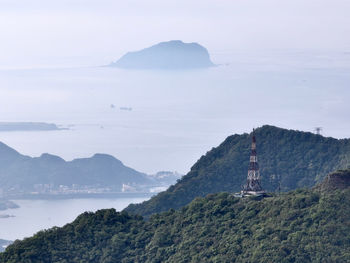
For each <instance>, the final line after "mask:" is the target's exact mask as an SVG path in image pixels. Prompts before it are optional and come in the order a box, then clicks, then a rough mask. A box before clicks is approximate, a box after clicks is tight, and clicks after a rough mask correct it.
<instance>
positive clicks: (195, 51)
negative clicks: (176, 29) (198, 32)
mask: <svg viewBox="0 0 350 263" xmlns="http://www.w3.org/2000/svg"><path fill="white" fill-rule="evenodd" d="M110 66H112V67H119V68H126V69H192V68H207V67H212V66H214V64H213V63H212V62H211V61H210V57H209V53H208V51H207V49H206V48H204V47H203V46H201V45H199V44H197V43H184V42H182V41H180V40H172V41H168V42H161V43H158V44H156V45H154V46H151V47H149V48H145V49H142V50H140V51H135V52H128V53H127V54H125V55H124V56H122V57H121V58H120V59H119V60H118V61H116V62H114V63H112V64H111V65H110Z"/></svg>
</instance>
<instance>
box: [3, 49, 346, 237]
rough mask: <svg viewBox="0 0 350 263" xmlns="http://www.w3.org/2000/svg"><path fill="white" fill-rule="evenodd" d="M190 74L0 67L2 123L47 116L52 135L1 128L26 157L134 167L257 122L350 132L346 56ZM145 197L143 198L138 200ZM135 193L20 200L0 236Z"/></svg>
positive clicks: (288, 53)
mask: <svg viewBox="0 0 350 263" xmlns="http://www.w3.org/2000/svg"><path fill="white" fill-rule="evenodd" d="M211 57H212V60H213V61H214V63H216V64H217V66H215V67H212V68H208V69H200V70H188V71H181V70H176V71H166V70H156V71H155V70H123V69H118V68H111V67H104V66H101V65H88V66H74V67H73V66H72V67H53V66H51V67H33V68H26V69H18V68H15V69H7V68H3V69H0V121H2V122H47V123H55V124H57V125H58V126H59V127H61V128H64V129H62V130H56V131H13V132H0V141H2V142H4V143H5V144H7V145H8V146H10V147H12V148H14V149H15V150H17V151H18V152H20V153H22V154H25V155H29V156H33V157H35V156H40V155H41V154H42V153H50V154H55V155H58V156H60V157H62V158H64V159H65V160H67V161H69V160H72V159H74V158H83V157H90V156H92V155H93V154H95V153H107V154H111V155H113V156H115V157H116V158H118V159H119V160H121V161H122V162H123V163H124V164H125V165H127V166H129V167H132V168H134V169H136V170H138V171H140V172H145V173H149V174H151V173H156V172H157V171H177V172H179V173H182V174H185V173H187V172H188V171H189V170H190V168H191V166H192V165H193V164H194V163H195V162H196V161H197V160H198V159H199V158H200V157H201V156H202V155H204V154H205V153H206V152H207V151H209V150H210V149H211V148H213V147H216V146H218V145H219V144H220V143H221V142H222V141H223V140H224V139H225V138H226V137H227V136H230V135H232V134H236V133H238V134H241V133H249V132H251V131H252V129H253V128H257V127H260V126H262V125H265V124H269V125H275V126H279V127H283V128H288V129H295V130H302V131H309V132H315V128H316V127H322V130H321V133H322V135H324V136H327V137H335V138H349V137H350V121H349V112H350V103H349V100H350V88H349V83H350V52H348V51H334V50H330V51H325V50H323V51H315V50H312V51H310V50H264V51H262V52H256V53H252V52H243V51H240V52H231V51H230V52H226V51H220V52H219V51H218V52H216V53H215V52H214V53H213V54H211ZM142 200H143V199H142ZM142 200H141V199H120V198H117V199H96V200H95V199H86V200H85V199H77V200H74V199H72V200H20V201H18V203H19V205H20V206H21V208H19V209H17V210H10V212H8V213H9V214H13V215H14V216H15V217H10V218H2V219H0V238H2V239H10V240H13V239H17V238H24V237H26V236H30V235H31V234H33V233H34V232H36V231H39V230H40V229H43V228H48V227H51V226H54V225H58V226H61V225H64V224H65V223H68V222H70V221H72V220H74V218H75V217H76V216H77V215H78V214H79V213H81V212H83V211H86V210H87V211H95V210H96V209H100V208H107V207H115V208H116V209H118V210H120V209H122V208H123V207H125V206H126V205H127V204H129V203H130V202H139V201H140V202H141V201H142Z"/></svg>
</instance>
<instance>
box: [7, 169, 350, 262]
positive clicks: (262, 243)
mask: <svg viewBox="0 0 350 263" xmlns="http://www.w3.org/2000/svg"><path fill="white" fill-rule="evenodd" d="M341 174H342V175H341V177H342V178H343V179H344V180H343V181H344V182H347V185H348V186H349V185H350V170H347V171H343V172H342V173H341ZM326 188H327V187H326ZM322 189H323V188H322ZM322 189H320V188H317V189H313V190H310V189H309V190H306V189H305V190H295V191H291V192H288V193H283V194H281V195H278V196H272V197H267V198H264V199H262V200H257V199H254V198H243V199H242V198H236V197H234V196H233V195H230V194H228V193H219V194H211V195H208V196H207V197H205V198H196V199H195V200H194V201H192V202H191V203H190V204H189V205H187V206H185V207H183V208H181V209H180V210H178V211H175V210H173V209H172V210H170V211H168V212H164V213H161V214H156V215H153V216H152V217H151V218H150V220H149V221H145V220H143V219H142V217H140V216H137V215H130V214H128V213H127V212H121V213H118V212H116V211H115V210H114V209H108V210H100V211H98V212H96V213H87V212H86V213H84V214H82V215H80V216H79V217H78V218H77V219H76V220H75V221H74V222H73V223H71V224H67V225H66V226H64V227H62V228H53V229H50V230H46V231H42V232H39V233H38V234H36V235H35V236H34V237H32V238H28V239H25V240H24V241H16V242H15V243H14V244H13V245H11V246H9V247H8V248H7V249H6V252H5V253H2V254H0V262H3V263H5V262H6V263H18V262H22V263H30V262H33V263H34V262H48V263H49V262H56V263H57V262H60V263H68V262H84V263H89V262H91V263H112V262H113V263H115V262H123V263H126V262H130V263H131V262H178V263H180V262H243V263H244V262H247V263H248V262H251V263H253V262H259V263H263V262H268V263H271V262H278V263H283V262H296V263H307V262H332V263H336V262H349V261H350V251H349V246H350V221H349V218H350V188H345V189H333V191H323V190H322ZM327 189H328V188H327Z"/></svg>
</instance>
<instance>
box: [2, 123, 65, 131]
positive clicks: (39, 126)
mask: <svg viewBox="0 0 350 263" xmlns="http://www.w3.org/2000/svg"><path fill="white" fill-rule="evenodd" d="M55 130H64V128H59V127H58V126H57V125H56V124H54V123H46V122H0V132H1V131H55Z"/></svg>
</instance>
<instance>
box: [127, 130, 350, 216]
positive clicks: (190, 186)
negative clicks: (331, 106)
mask: <svg viewBox="0 0 350 263" xmlns="http://www.w3.org/2000/svg"><path fill="white" fill-rule="evenodd" d="M255 133H256V138H257V151H258V158H259V164H260V169H261V174H262V177H263V178H262V185H263V187H264V188H265V189H266V190H268V191H276V189H277V187H278V184H279V182H280V183H281V189H282V191H288V190H292V189H296V188H304V187H312V186H314V185H315V184H316V183H317V182H320V181H321V180H322V179H323V178H324V177H325V176H326V175H327V174H328V173H329V172H331V171H334V170H337V169H343V168H347V167H349V166H350V140H349V139H343V140H337V139H333V138H325V137H322V136H320V135H315V134H312V133H309V132H300V131H294V130H286V129H281V128H277V127H273V126H263V127H261V128H258V129H256V132H255ZM250 144H251V135H249V134H242V135H232V136H230V137H228V138H227V139H226V140H225V141H224V142H223V143H222V144H221V145H219V146H218V147H216V148H213V149H212V150H211V151H209V152H208V153H207V154H206V155H205V156H202V157H201V158H200V159H199V160H198V161H197V163H196V164H194V165H193V167H192V168H191V171H190V172H189V173H188V174H187V175H185V176H184V177H183V178H182V179H181V180H180V181H179V182H178V183H177V184H175V185H174V186H171V187H170V188H169V189H168V190H167V191H165V192H161V193H159V194H158V195H156V196H154V197H152V198H151V199H150V200H148V201H145V202H143V203H141V204H136V205H135V204H133V205H130V206H129V207H127V208H126V211H128V212H131V213H136V214H140V215H143V216H146V217H148V216H150V215H151V214H153V213H158V212H161V211H167V210H169V209H170V208H174V209H178V208H180V207H181V206H184V205H186V204H188V203H189V202H191V201H192V200H193V199H194V198H195V197H197V196H205V195H207V194H209V193H217V192H222V191H226V192H236V191H240V190H241V185H242V184H244V182H245V179H246V176H247V168H248V162H249V151H250ZM279 178H280V179H279Z"/></svg>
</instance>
